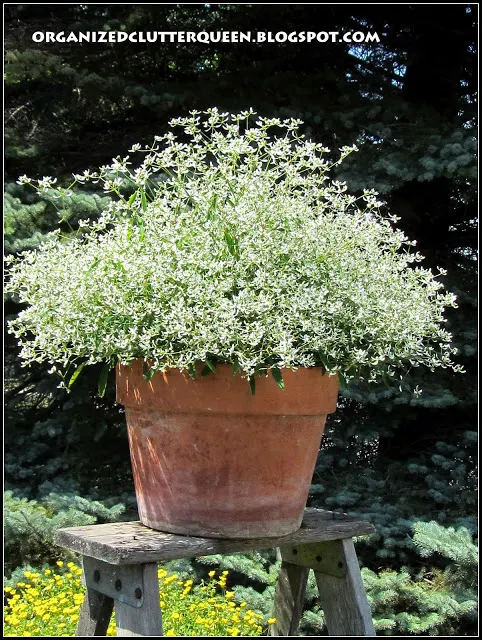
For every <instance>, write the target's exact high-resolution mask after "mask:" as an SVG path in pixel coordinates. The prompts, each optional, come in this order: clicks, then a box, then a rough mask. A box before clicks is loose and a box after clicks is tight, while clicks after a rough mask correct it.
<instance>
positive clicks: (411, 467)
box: [310, 411, 477, 567]
mask: <svg viewBox="0 0 482 640" xmlns="http://www.w3.org/2000/svg"><path fill="white" fill-rule="evenodd" d="M345 415H346V416H347V418H348V416H350V414H349V413H348V411H347V412H346V413H345ZM371 415H373V412H371V411H370V412H365V411H363V412H361V411H357V412H356V413H355V415H354V416H353V418H352V419H354V420H356V419H358V422H357V424H356V425H351V424H350V421H349V420H348V419H346V422H345V424H344V425H341V424H339V423H338V424H336V425H335V427H334V428H330V427H328V428H327V433H326V435H325V437H324V442H323V445H322V450H321V452H320V454H319V457H318V462H317V465H316V469H315V476H314V478H315V483H316V484H313V485H312V487H311V490H310V504H311V505H312V506H317V507H323V506H325V507H328V508H330V509H335V510H336V509H342V510H344V511H348V512H349V513H350V514H352V515H359V516H360V517H362V518H365V519H367V520H368V521H370V522H371V523H372V524H373V525H374V526H375V528H376V533H375V534H374V535H372V536H371V537H370V539H369V540H368V541H363V543H362V549H363V551H362V553H363V557H364V558H365V564H367V565H368V566H371V567H378V566H379V560H383V561H384V562H386V563H387V564H388V563H389V564H390V566H397V565H400V564H405V563H407V562H409V563H410V565H413V564H415V566H417V564H418V562H417V559H416V555H415V548H414V546H413V543H412V541H411V539H410V538H409V537H408V534H409V533H410V528H411V526H412V525H413V523H414V522H415V521H420V520H424V519H427V518H435V519H437V521H439V522H440V523H441V524H443V525H445V526H446V525H451V526H457V527H461V526H463V527H466V528H468V529H469V530H470V531H471V533H472V534H474V533H475V532H476V530H477V522H476V515H475V514H476V502H477V476H476V456H477V451H476V445H475V441H474V437H475V435H476V434H475V432H473V431H467V432H465V433H463V434H461V435H460V436H459V437H458V438H457V440H454V441H453V442H454V443H453V444H448V443H447V442H440V441H435V443H433V444H432V443H429V445H427V446H426V447H427V448H426V449H425V448H424V449H422V448H421V447H419V448H418V449H415V450H414V451H413V453H412V454H407V456H406V458H405V459H404V460H403V461H397V460H383V459H381V455H380V454H381V453H382V452H380V446H381V438H380V436H379V435H378V434H376V433H375V434H374V433H373V432H372V433H369V432H368V430H367V429H366V428H364V421H365V420H366V421H370V419H371ZM375 415H376V414H375ZM335 420H336V421H337V422H338V419H337V418H336V417H335V418H334V421H335ZM360 432H361V433H360ZM431 447H433V451H431V450H430V448H431Z"/></svg>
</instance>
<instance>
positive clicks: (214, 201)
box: [206, 193, 218, 220]
mask: <svg viewBox="0 0 482 640" xmlns="http://www.w3.org/2000/svg"><path fill="white" fill-rule="evenodd" d="M217 203H218V194H217V193H215V194H214V196H213V197H212V200H211V202H210V204H209V209H208V212H207V214H206V217H207V219H208V220H211V218H212V217H213V213H214V211H215V210H216V205H217Z"/></svg>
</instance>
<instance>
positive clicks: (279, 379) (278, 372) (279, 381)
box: [271, 367, 285, 389]
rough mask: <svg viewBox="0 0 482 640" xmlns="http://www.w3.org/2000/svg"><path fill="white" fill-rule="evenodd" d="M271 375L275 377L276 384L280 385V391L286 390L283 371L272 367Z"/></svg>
mask: <svg viewBox="0 0 482 640" xmlns="http://www.w3.org/2000/svg"><path fill="white" fill-rule="evenodd" d="M271 373H272V375H273V378H274V379H275V381H276V384H277V385H278V387H279V388H280V389H284V388H285V383H284V382H283V376H282V375H281V370H280V368H279V367H271Z"/></svg>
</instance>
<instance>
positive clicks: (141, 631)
mask: <svg viewBox="0 0 482 640" xmlns="http://www.w3.org/2000/svg"><path fill="white" fill-rule="evenodd" d="M123 569H124V570H125V571H127V572H129V571H132V573H133V575H132V583H133V584H134V583H135V582H136V579H137V574H136V571H135V570H136V567H135V566H132V567H124V568H123ZM142 574H143V575H142V579H143V583H144V594H143V600H142V605H141V606H140V607H132V606H131V605H129V604H127V603H126V602H121V601H120V600H115V620H116V627H117V635H118V636H130V637H131V636H151V637H152V636H162V616H161V603H160V598H159V581H158V579H157V564H156V563H155V562H151V563H149V564H144V565H142Z"/></svg>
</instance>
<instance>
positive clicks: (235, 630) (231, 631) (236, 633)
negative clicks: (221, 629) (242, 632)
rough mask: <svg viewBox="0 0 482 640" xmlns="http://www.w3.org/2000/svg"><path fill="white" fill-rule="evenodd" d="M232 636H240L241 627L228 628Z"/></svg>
mask: <svg viewBox="0 0 482 640" xmlns="http://www.w3.org/2000/svg"><path fill="white" fill-rule="evenodd" d="M226 631H227V632H228V633H229V635H230V636H239V629H237V628H236V627H232V628H231V629H226Z"/></svg>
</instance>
